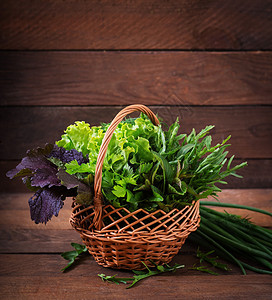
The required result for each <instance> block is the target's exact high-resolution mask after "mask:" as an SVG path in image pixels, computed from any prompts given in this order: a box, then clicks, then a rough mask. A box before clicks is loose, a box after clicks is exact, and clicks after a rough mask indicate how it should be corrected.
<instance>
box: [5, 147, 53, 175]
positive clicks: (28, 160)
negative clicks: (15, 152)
mask: <svg viewBox="0 0 272 300" xmlns="http://www.w3.org/2000/svg"><path fill="white" fill-rule="evenodd" d="M52 149H53V145H51V144H46V145H45V148H44V149H42V148H37V149H34V150H28V151H27V153H26V154H27V156H26V157H24V158H23V159H22V160H21V162H20V163H19V164H18V165H17V166H16V168H15V169H13V170H10V171H8V172H7V176H8V177H9V178H10V179H12V178H14V177H15V176H16V175H18V176H26V175H25V174H24V172H28V173H30V172H35V171H36V170H37V169H42V168H50V166H52V165H53V164H52V163H51V162H49V161H48V159H47V158H46V157H45V156H46V155H49V154H50V152H51V151H52ZM28 175H29V174H28Z"/></svg>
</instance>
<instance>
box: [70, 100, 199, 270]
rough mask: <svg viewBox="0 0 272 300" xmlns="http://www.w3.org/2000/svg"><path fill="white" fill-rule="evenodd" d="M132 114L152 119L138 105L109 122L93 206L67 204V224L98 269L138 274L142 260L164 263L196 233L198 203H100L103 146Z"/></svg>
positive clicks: (100, 158) (150, 264) (150, 112)
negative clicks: (167, 206) (158, 206)
mask: <svg viewBox="0 0 272 300" xmlns="http://www.w3.org/2000/svg"><path fill="white" fill-rule="evenodd" d="M133 111H141V112H143V113H145V114H146V115H147V116H148V117H149V119H150V120H151V121H152V123H153V124H154V125H159V121H158V119H157V117H156V116H155V115H154V114H153V112H152V111H151V110H150V109H148V108H147V107H145V106H144V105H131V106H128V107H126V108H124V109H123V110H121V111H120V112H119V113H118V114H117V115H116V117H115V118H114V119H113V121H112V123H111V125H110V126H109V128H108V130H107V132H106V133H105V136H104V139H103V141H102V144H101V147H100V151H99V154H98V158H97V164H96V171H95V180H94V199H93V203H94V205H93V206H88V207H86V206H84V205H79V204H77V203H76V202H75V201H74V202H73V210H72V216H71V219H70V223H71V225H72V226H73V227H74V228H75V229H76V230H77V231H78V232H79V233H80V235H81V238H82V240H83V242H84V244H85V245H86V247H87V248H88V251H89V252H90V254H92V255H93V257H94V259H95V260H96V262H97V263H98V264H99V265H102V266H104V267H111V268H116V269H129V270H132V269H133V270H140V269H143V268H144V265H143V263H142V262H144V263H145V264H146V265H148V266H152V263H151V262H150V261H153V262H155V263H157V264H164V263H169V262H170V261H171V260H172V258H173V257H174V256H175V255H176V254H177V253H178V251H179V250H180V248H181V246H182V245H183V244H184V242H185V240H186V238H187V237H188V235H189V234H190V232H193V231H195V230H196V229H197V227H198V226H199V222H200V216H199V202H198V201H196V202H194V203H193V204H192V205H188V206H186V207H184V208H183V209H182V210H178V209H173V210H172V211H170V212H168V213H166V212H165V211H163V210H157V211H155V212H152V213H150V212H147V211H145V210H144V209H138V210H136V211H134V212H130V211H129V210H127V209H126V208H114V207H113V206H111V205H107V206H105V205H103V203H102V195H101V182H102V166H103V161H104V158H105V155H106V151H107V148H108V144H109V142H110V140H111V137H112V134H113V132H114V130H115V128H116V127H117V125H118V124H119V123H120V122H121V121H122V119H123V118H124V117H125V116H126V115H128V114H130V113H131V112H133Z"/></svg>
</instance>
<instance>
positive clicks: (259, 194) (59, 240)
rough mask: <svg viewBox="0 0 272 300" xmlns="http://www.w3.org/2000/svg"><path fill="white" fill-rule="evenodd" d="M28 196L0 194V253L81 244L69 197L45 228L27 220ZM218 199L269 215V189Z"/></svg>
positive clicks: (266, 221)
mask: <svg viewBox="0 0 272 300" xmlns="http://www.w3.org/2000/svg"><path fill="white" fill-rule="evenodd" d="M30 197H31V194H30V193H27V194H26V193H24V194H19V193H17V194H16V193H15V194H4V193H2V194H1V198H0V253H29V252H30V253H40V252H43V253H45V252H48V253H56V252H63V251H66V250H65V248H67V247H69V245H70V243H71V242H78V243H81V239H80V236H79V234H78V233H77V232H76V231H74V230H73V229H72V227H71V225H70V224H69V217H70V214H71V203H72V200H71V198H68V199H66V200H65V205H64V208H63V209H61V211H60V213H59V216H58V217H57V218H56V217H53V218H52V220H51V221H50V222H48V223H47V224H46V225H44V224H38V225H37V224H35V223H34V222H33V221H31V219H30V215H29V208H28V199H29V198H30ZM219 199H220V200H221V201H222V202H228V203H237V204H244V205H250V206H253V207H258V208H261V209H266V210H268V211H271V212H272V203H271V199H272V189H266V190H263V189H251V190H248V189H246V190H223V191H222V193H221V194H220V195H219ZM210 200H212V199H210ZM217 209H218V208H217ZM218 210H220V209H218ZM227 211H229V212H233V213H237V214H239V215H243V216H249V217H251V219H252V221H253V222H255V223H256V224H259V225H262V226H267V227H272V223H271V218H270V217H268V216H265V215H262V214H257V213H254V212H250V211H242V210H233V209H227ZM67 251H68V250H67ZM182 251H183V250H182ZM185 253H188V248H187V250H186V248H185Z"/></svg>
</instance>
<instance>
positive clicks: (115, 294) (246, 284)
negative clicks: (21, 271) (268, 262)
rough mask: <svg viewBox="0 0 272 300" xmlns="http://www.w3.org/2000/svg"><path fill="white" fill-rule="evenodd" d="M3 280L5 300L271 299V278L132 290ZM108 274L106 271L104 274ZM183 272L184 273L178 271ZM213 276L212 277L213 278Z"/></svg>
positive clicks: (82, 281)
mask: <svg viewBox="0 0 272 300" xmlns="http://www.w3.org/2000/svg"><path fill="white" fill-rule="evenodd" d="M42 271H43V270H42V269H41V273H40V275H37V276H29V275H25V276H17V277H16V276H3V277H1V282H0V289H1V295H2V297H3V298H4V299H15V298H19V299H52V298H54V299H73V298H74V297H76V298H77V299H89V298H90V297H91V299H118V300H119V299H132V300H133V299H135V300H138V299H155V298H158V297H159V299H167V300H168V299H254V298H258V299H263V300H266V299H271V292H272V286H271V276H270V275H248V276H241V275H233V276H213V275H210V276H202V275H195V276H186V275H185V274H184V276H177V275H176V274H174V275H173V274H171V275H172V276H165V275H161V276H153V277H150V278H148V279H146V280H143V281H142V282H139V283H138V284H137V285H135V286H134V287H133V288H132V289H126V286H124V285H116V284H110V283H107V282H102V280H101V278H99V277H98V276H97V274H93V273H91V272H92V270H90V274H88V275H87V276H73V274H72V272H71V273H69V274H57V272H56V273H55V274H54V275H52V276H45V275H43V272H42ZM101 272H103V273H106V274H107V270H106V271H105V270H104V269H103V270H101ZM178 272H182V271H178ZM211 276H212V277H211Z"/></svg>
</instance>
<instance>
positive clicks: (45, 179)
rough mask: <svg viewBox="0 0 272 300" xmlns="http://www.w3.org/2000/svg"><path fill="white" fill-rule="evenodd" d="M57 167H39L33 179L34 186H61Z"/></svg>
mask: <svg viewBox="0 0 272 300" xmlns="http://www.w3.org/2000/svg"><path fill="white" fill-rule="evenodd" d="M56 172H57V168H56V167H55V166H54V167H53V166H52V167H51V168H44V169H38V170H37V171H36V172H35V174H34V175H33V177H32V179H31V185H32V186H39V187H41V188H43V187H45V186H48V187H52V186H61V182H60V180H59V179H58V177H57V175H56Z"/></svg>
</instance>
